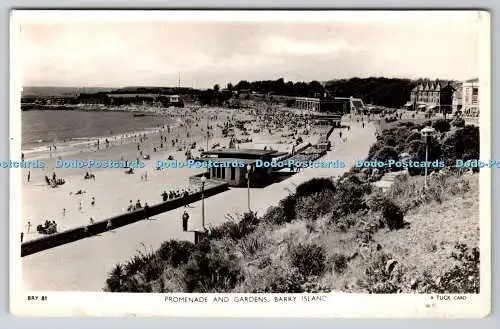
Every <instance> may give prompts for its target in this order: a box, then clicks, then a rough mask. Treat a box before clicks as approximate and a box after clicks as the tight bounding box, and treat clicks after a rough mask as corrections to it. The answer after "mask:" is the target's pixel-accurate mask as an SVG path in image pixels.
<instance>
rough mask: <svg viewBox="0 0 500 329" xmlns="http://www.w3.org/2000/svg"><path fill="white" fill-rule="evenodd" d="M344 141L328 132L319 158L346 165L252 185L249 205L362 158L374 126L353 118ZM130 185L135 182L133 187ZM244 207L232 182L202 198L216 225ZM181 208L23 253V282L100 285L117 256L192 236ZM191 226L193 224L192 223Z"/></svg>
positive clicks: (30, 285)
mask: <svg viewBox="0 0 500 329" xmlns="http://www.w3.org/2000/svg"><path fill="white" fill-rule="evenodd" d="M351 127H352V128H351V130H350V131H349V132H345V130H344V133H343V137H345V136H346V134H347V136H348V140H347V143H341V142H340V141H339V135H338V132H336V131H334V133H333V134H332V135H331V136H330V140H332V141H333V145H334V147H333V149H332V151H330V152H328V153H327V154H326V155H325V156H324V157H323V158H321V159H319V160H318V161H333V160H342V161H344V162H345V163H346V164H347V167H346V168H317V169H313V168H311V169H305V170H302V171H301V172H299V173H298V174H296V175H294V176H292V177H290V178H289V179H286V180H285V181H283V182H280V183H276V184H272V185H270V186H267V187H266V188H263V189H252V190H251V196H250V198H251V201H250V202H251V208H252V210H254V211H257V212H258V214H263V213H264V212H265V211H266V209H267V208H268V207H269V206H270V205H276V204H277V203H278V202H279V201H280V200H281V199H282V198H284V197H285V196H286V195H288V194H289V191H290V190H292V191H293V190H295V187H296V186H297V185H298V184H300V183H302V182H304V181H307V180H310V179H311V178H314V177H328V176H338V175H341V174H343V173H344V172H345V171H347V170H348V169H349V167H350V166H352V164H353V163H354V160H360V159H364V158H365V157H366V154H368V150H369V147H370V145H371V144H372V143H373V142H374V140H375V136H374V132H375V129H374V128H372V127H371V125H367V126H366V127H365V128H364V129H362V128H361V126H360V124H356V123H354V124H352V125H351ZM131 188H134V187H131ZM247 209H248V205H247V189H246V188H233V189H231V190H230V191H228V192H224V193H221V194H218V195H215V196H213V197H210V198H208V199H206V200H205V214H206V224H209V225H219V224H221V223H223V222H224V221H226V220H227V218H225V216H224V215H223V214H234V213H242V212H244V211H246V210H247ZM183 211H184V208H179V209H175V210H172V211H170V212H167V213H164V214H161V215H158V216H156V218H154V220H151V221H141V222H137V223H134V224H131V225H128V226H125V227H122V228H119V229H117V230H116V231H112V232H106V233H103V234H101V235H99V236H96V237H92V238H88V239H83V240H79V241H76V242H74V243H70V244H67V245H63V246H60V247H56V248H53V249H49V250H46V251H43V252H40V253H37V254H33V255H30V256H27V257H23V258H22V265H21V266H22V273H23V275H22V278H23V284H24V287H25V288H27V289H30V290H46V291H100V290H101V289H102V288H103V287H104V285H105V280H106V277H107V274H108V273H109V272H110V270H111V269H112V268H113V267H114V266H115V265H116V264H117V263H119V262H125V261H127V260H129V259H130V258H131V257H132V256H133V255H134V254H136V253H137V251H138V250H141V251H152V250H155V249H156V248H158V247H159V246H160V245H161V243H162V242H164V241H166V240H169V239H182V240H190V241H193V234H192V233H188V232H183V231H182V224H181V215H182V213H183ZM188 211H189V213H190V215H191V220H192V221H193V223H192V225H193V226H194V227H196V226H201V225H200V222H201V202H197V203H194V204H192V205H191V208H188ZM194 227H191V228H194Z"/></svg>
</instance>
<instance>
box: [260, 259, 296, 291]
mask: <svg viewBox="0 0 500 329" xmlns="http://www.w3.org/2000/svg"><path fill="white" fill-rule="evenodd" d="M261 274H262V275H263V277H262V278H259V279H260V280H258V281H256V282H255V283H254V285H253V286H252V288H253V289H252V291H251V292H252V293H275V294H285V293H302V292H304V287H303V285H304V283H305V282H306V280H305V278H304V276H303V275H302V274H300V273H299V271H298V270H297V269H295V268H281V267H278V266H276V265H269V266H267V267H265V268H264V269H263V270H262V272H261Z"/></svg>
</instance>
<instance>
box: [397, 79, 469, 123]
mask: <svg viewBox="0 0 500 329" xmlns="http://www.w3.org/2000/svg"><path fill="white" fill-rule="evenodd" d="M478 97H479V79H477V78H475V79H470V80H466V81H464V82H461V83H455V84H451V83H447V84H446V85H444V86H442V84H441V82H440V81H439V80H436V82H431V83H426V84H425V85H424V84H419V85H417V86H415V88H413V90H412V91H411V94H410V101H409V102H408V103H406V104H405V106H404V107H405V108H408V109H413V110H416V111H427V110H434V111H437V112H440V113H444V112H446V113H455V112H459V113H462V114H464V115H467V116H478V115H479V98H478Z"/></svg>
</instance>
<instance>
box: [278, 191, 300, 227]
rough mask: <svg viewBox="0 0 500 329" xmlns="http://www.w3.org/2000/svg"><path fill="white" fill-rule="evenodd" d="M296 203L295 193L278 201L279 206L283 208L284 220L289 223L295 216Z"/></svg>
mask: <svg viewBox="0 0 500 329" xmlns="http://www.w3.org/2000/svg"><path fill="white" fill-rule="evenodd" d="M296 204H297V198H296V196H295V194H290V195H288V196H287V197H286V198H284V199H282V200H281V201H280V204H279V206H280V207H281V209H283V214H284V219H285V222H287V223H290V222H291V221H293V220H294V219H295V217H296V213H295V205H296Z"/></svg>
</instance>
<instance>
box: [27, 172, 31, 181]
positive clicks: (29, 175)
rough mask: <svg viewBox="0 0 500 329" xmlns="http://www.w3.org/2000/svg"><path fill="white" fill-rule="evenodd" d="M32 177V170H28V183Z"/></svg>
mask: <svg viewBox="0 0 500 329" xmlns="http://www.w3.org/2000/svg"><path fill="white" fill-rule="evenodd" d="M30 179H31V171H29V170H28V183H29V182H30Z"/></svg>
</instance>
